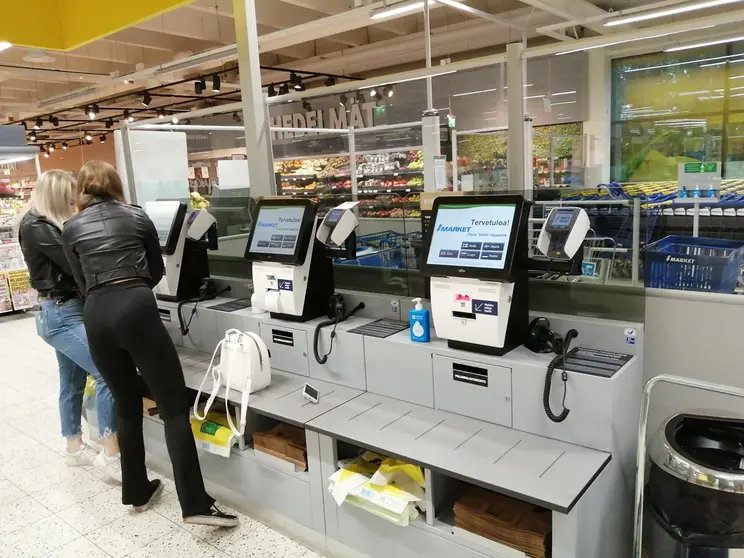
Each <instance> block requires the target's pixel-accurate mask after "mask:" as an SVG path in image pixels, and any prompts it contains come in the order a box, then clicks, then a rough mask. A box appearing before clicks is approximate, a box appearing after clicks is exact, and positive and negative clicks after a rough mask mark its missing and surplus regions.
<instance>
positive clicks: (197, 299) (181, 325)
mask: <svg viewBox="0 0 744 558" xmlns="http://www.w3.org/2000/svg"><path fill="white" fill-rule="evenodd" d="M231 290H232V287H230V285H228V286H227V287H225V288H224V289H222V290H219V291H217V292H215V293H214V294H210V295H201V296H197V297H195V298H189V299H188V300H182V301H181V302H179V303H178V308H177V311H178V326H179V329H180V330H181V335H188V334H189V331H190V329H191V322H193V321H194V314H196V307H197V306H199V303H200V302H207V301H209V300H214V299H215V298H217V297H218V296H220V295H221V294H225V293H226V292H229V291H231ZM192 302H195V303H196V304H194V307H193V308H192V309H191V316H189V323H187V324H184V323H183V315H182V314H181V308H183V305H184V304H191V303H192Z"/></svg>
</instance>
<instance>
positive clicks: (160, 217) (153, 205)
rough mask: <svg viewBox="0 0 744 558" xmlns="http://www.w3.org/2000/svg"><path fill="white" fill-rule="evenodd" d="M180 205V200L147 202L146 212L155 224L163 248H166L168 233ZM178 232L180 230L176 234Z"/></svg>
mask: <svg viewBox="0 0 744 558" xmlns="http://www.w3.org/2000/svg"><path fill="white" fill-rule="evenodd" d="M180 207H181V202H178V201H156V202H147V203H146V204H145V213H147V216H148V217H149V218H150V220H151V221H152V224H153V225H155V230H156V231H157V232H158V240H160V247H161V248H165V246H166V245H167V244H168V235H169V234H170V233H171V229H173V225H174V223H175V220H176V215H178V210H179V208H180ZM178 232H180V231H176V233H175V234H178Z"/></svg>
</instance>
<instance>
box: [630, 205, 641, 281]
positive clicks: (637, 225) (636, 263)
mask: <svg viewBox="0 0 744 558" xmlns="http://www.w3.org/2000/svg"><path fill="white" fill-rule="evenodd" d="M640 267H641V198H633V262H632V268H631V284H632V285H633V286H634V287H637V286H638V275H639V273H638V272H639V269H640Z"/></svg>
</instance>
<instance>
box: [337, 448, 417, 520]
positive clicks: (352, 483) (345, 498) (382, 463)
mask: <svg viewBox="0 0 744 558" xmlns="http://www.w3.org/2000/svg"><path fill="white" fill-rule="evenodd" d="M339 467H340V468H339V470H338V471H336V472H335V473H334V474H333V475H332V476H331V478H330V479H329V480H330V486H329V490H330V492H331V494H332V496H333V498H334V499H335V500H336V503H337V504H338V505H339V506H340V505H341V504H343V503H344V502H347V503H349V504H351V505H354V506H357V507H359V508H362V509H364V510H366V511H368V512H370V513H373V514H374V515H377V516H378V517H381V518H383V519H386V520H388V521H391V522H392V523H395V524H396V525H401V526H407V525H408V524H409V522H410V520H411V519H413V518H416V517H417V516H418V513H419V512H418V509H417V507H416V504H417V503H418V502H421V501H422V500H424V498H425V492H424V489H423V486H422V485H423V471H422V470H421V468H420V467H417V466H415V465H411V464H409V463H405V462H402V461H399V460H396V459H390V458H384V457H382V456H380V455H377V454H374V453H371V452H367V453H365V454H364V455H362V456H361V457H359V458H357V459H354V460H349V461H342V462H339ZM375 477H376V482H375V483H373V482H371V479H372V478H375Z"/></svg>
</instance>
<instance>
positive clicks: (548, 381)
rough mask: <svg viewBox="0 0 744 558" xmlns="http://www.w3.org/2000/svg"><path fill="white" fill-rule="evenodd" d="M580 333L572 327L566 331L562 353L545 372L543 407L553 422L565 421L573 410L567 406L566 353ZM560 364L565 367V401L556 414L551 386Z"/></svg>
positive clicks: (563, 376) (562, 378)
mask: <svg viewBox="0 0 744 558" xmlns="http://www.w3.org/2000/svg"><path fill="white" fill-rule="evenodd" d="M578 335H579V334H578V332H577V331H576V330H575V329H571V330H569V332H568V333H566V338H565V340H564V342H563V350H562V352H561V354H559V355H556V356H555V358H553V360H551V361H550V364H548V369H547V371H546V372H545V386H544V388H543V408H544V409H545V414H546V415H548V418H549V419H550V420H552V421H553V422H563V421H564V420H566V419H567V418H568V414H569V413H570V412H571V410H570V409H567V408H566V395H567V393H568V372H566V353H567V352H568V348H569V346H570V345H571V341H573V339H574V338H576V337H578ZM559 365H561V367H562V368H563V372H562V373H561V380H562V381H563V402H562V404H561V406H562V407H563V410H562V411H561V412H560V414H558V415H556V414H555V413H554V412H553V410H552V409H551V408H550V388H551V386H552V383H553V373H554V372H555V369H556V368H557V367H558V366H559Z"/></svg>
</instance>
